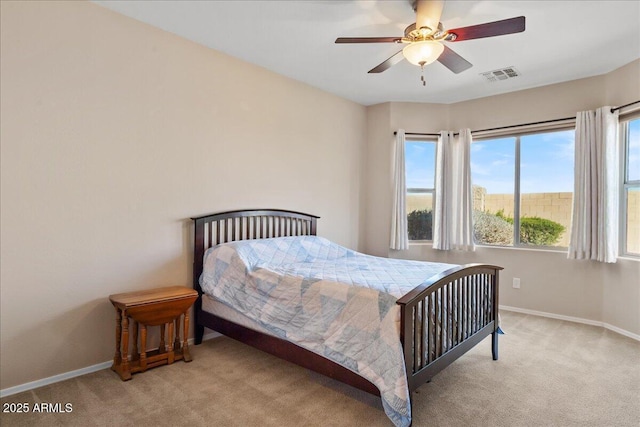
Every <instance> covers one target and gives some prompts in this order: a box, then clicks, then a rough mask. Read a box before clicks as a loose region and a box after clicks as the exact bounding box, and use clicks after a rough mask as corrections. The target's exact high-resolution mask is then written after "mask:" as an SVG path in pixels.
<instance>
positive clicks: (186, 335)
mask: <svg viewBox="0 0 640 427" xmlns="http://www.w3.org/2000/svg"><path fill="white" fill-rule="evenodd" d="M183 340H184V341H182V358H183V359H184V361H185V362H191V360H192V359H191V354H190V353H189V310H188V309H187V311H185V312H184V331H183Z"/></svg>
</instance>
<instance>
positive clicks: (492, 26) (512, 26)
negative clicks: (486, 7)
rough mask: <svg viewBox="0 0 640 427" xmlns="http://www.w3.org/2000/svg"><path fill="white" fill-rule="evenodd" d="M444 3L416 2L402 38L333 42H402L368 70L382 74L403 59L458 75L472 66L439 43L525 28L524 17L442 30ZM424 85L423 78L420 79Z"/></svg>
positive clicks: (439, 0) (356, 38)
mask: <svg viewBox="0 0 640 427" xmlns="http://www.w3.org/2000/svg"><path fill="white" fill-rule="evenodd" d="M443 6H444V0H416V1H414V3H413V8H414V10H415V12H416V22H415V23H414V24H411V25H409V26H408V27H407V28H405V30H404V36H403V37H339V38H337V39H336V43H404V44H406V46H405V47H404V48H403V49H402V50H401V51H399V52H397V53H396V54H394V55H393V56H391V57H390V58H389V59H387V60H386V61H384V62H382V63H381V64H379V65H377V66H376V67H374V68H372V69H371V70H369V73H381V72H383V71H385V70H387V69H388V68H390V67H391V66H393V65H395V64H397V63H398V62H400V61H402V59H406V60H407V61H409V62H410V63H412V64H414V65H419V66H420V67H422V68H423V69H424V66H425V65H428V64H430V63H432V62H434V61H436V60H437V61H438V62H440V63H441V64H442V65H444V66H445V67H447V68H448V69H450V70H451V71H453V72H454V73H456V74H458V73H461V72H463V71H465V70H467V69H469V68H471V67H472V64H471V63H470V62H469V61H467V60H466V59H464V58H463V57H462V56H460V55H458V54H457V53H455V52H454V51H453V50H451V49H450V48H448V47H447V46H445V45H444V44H443V43H442V42H459V41H464V40H473V39H480V38H485V37H495V36H502V35H506V34H513V33H520V32H522V31H524V29H525V18H524V16H518V17H517V18H510V19H503V20H501V21H494V22H487V23H485V24H479V25H472V26H469V27H462V28H456V29H453V30H445V29H444V28H443V26H442V23H441V22H440V15H442V9H443ZM422 82H423V85H424V84H425V82H424V76H423V78H422Z"/></svg>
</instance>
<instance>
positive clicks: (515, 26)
mask: <svg viewBox="0 0 640 427" xmlns="http://www.w3.org/2000/svg"><path fill="white" fill-rule="evenodd" d="M524 27H525V19H524V16H518V17H517V18H510V19H503V20H502V21H494V22H487V23H486V24H479V25H472V26H470V27H462V28H456V29H454V30H448V31H447V32H448V33H449V34H455V35H456V38H455V40H451V41H456V42H459V41H463V40H472V39H481V38H484V37H494V36H503V35H505V34H513V33H521V32H523V31H524Z"/></svg>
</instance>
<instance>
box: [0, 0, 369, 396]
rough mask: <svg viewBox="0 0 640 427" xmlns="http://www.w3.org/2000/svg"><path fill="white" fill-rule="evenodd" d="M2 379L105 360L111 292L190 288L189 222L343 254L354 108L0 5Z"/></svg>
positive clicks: (353, 174)
mask: <svg viewBox="0 0 640 427" xmlns="http://www.w3.org/2000/svg"><path fill="white" fill-rule="evenodd" d="M1 5H2V6H1V7H2V9H1V19H2V21H1V25H0V27H1V31H2V32H1V37H0V39H1V43H2V45H1V49H2V61H1V69H0V75H1V94H2V99H1V108H0V111H1V122H2V126H1V134H0V141H1V156H0V157H1V162H2V163H1V174H2V175H1V185H2V188H1V197H2V199H1V209H2V211H1V221H2V239H1V259H2V268H1V276H0V277H1V297H0V300H1V304H2V305H1V310H0V313H1V322H0V323H1V333H0V336H1V345H0V348H1V357H0V363H1V365H0V371H1V379H0V388H2V389H5V388H7V387H11V386H15V385H19V384H23V383H26V382H29V381H33V380H37V379H42V378H46V377H49V376H52V375H56V374H60V373H64V372H68V371H71V370H75V369H80V368H84V367H87V366H90V365H93V364H97V363H102V362H105V361H108V360H109V359H110V358H111V357H113V352H114V349H113V346H114V322H115V313H114V312H113V309H112V307H111V305H110V304H109V302H108V299H107V297H108V295H110V294H112V293H116V292H124V291H129V290H136V289H144V288H150V287H155V286H165V285H176V284H178V285H185V286H190V283H191V263H192V255H191V233H192V231H191V224H190V221H189V219H188V218H189V217H190V216H195V215H200V214H205V213H210V212H216V211H222V210H228V209H237V208H252V207H263V208H268V207H274V208H285V209H294V210H301V211H305V212H310V213H314V214H317V215H320V216H321V217H322V219H321V222H320V225H319V233H320V234H321V235H324V236H326V237H328V238H331V239H332V240H335V241H337V242H339V243H340V244H343V245H346V246H349V247H352V248H358V247H359V245H360V244H361V242H360V239H361V235H360V234H359V232H358V230H359V227H360V225H361V224H362V223H363V222H362V221H361V220H360V215H361V213H360V198H361V197H362V195H361V194H360V186H361V182H360V179H361V174H362V173H363V171H362V168H361V163H362V160H363V159H362V152H363V146H364V143H365V137H364V130H365V129H366V120H367V118H366V109H365V107H363V106H361V105H358V104H355V103H352V102H349V101H346V100H343V99H341V98H338V97H336V96H333V95H330V94H327V93H325V92H321V91H319V90H316V89H314V88H311V87H309V86H306V85H304V84H301V83H298V82H295V81H293V80H290V79H288V78H285V77H282V76H279V75H276V74H274V73H271V72H269V71H267V70H264V69H262V68H259V67H256V66H252V65H248V64H246V63H243V62H241V61H239V60H236V59H233V58H231V57H228V56H226V55H224V54H221V53H218V52H215V51H212V50H210V49H206V48H204V47H202V46H199V45H197V44H195V43H191V42H188V41H186V40H184V39H181V38H179V37H177V36H174V35H172V34H169V33H166V32H163V31H160V30H157V29H154V28H152V27H150V26H147V25H144V24H141V23H139V22H137V21H134V20H132V19H129V18H126V17H124V16H121V15H118V14H115V13H113V12H111V11H109V10H107V9H104V8H102V7H100V6H97V5H95V4H91V3H85V2H60V3H57V2H5V1H3V2H1Z"/></svg>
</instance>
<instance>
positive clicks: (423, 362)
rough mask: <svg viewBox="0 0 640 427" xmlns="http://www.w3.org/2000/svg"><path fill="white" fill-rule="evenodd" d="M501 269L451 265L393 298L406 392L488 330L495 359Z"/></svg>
mask: <svg viewBox="0 0 640 427" xmlns="http://www.w3.org/2000/svg"><path fill="white" fill-rule="evenodd" d="M500 270H502V267H497V266H493V265H484V264H469V265H463V266H460V267H456V268H454V269H450V270H447V271H445V272H443V273H441V274H439V275H438V276H435V277H434V278H433V279H432V280H430V281H429V282H428V283H424V284H422V285H420V286H418V287H417V288H415V289H414V290H412V291H411V292H409V293H408V294H406V295H405V296H403V297H402V298H400V299H399V300H398V304H399V305H400V313H401V331H400V336H401V340H402V346H403V350H404V357H405V365H406V370H407V380H408V383H409V390H410V391H413V390H415V389H416V388H418V387H419V386H420V385H422V384H424V383H425V382H428V381H430V380H431V378H432V377H433V376H434V375H435V374H436V373H438V372H439V371H441V370H442V369H444V368H445V367H446V366H448V365H449V364H451V363H452V362H453V361H454V360H456V359H457V358H458V357H460V356H462V355H463V354H464V353H466V352H467V351H468V350H470V349H471V348H472V347H473V346H474V345H476V344H477V343H478V342H480V341H481V340H482V339H484V338H485V337H486V336H488V335H490V334H492V335H493V340H492V353H493V359H494V360H497V359H498V336H497V332H498V272H499V271H500Z"/></svg>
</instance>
